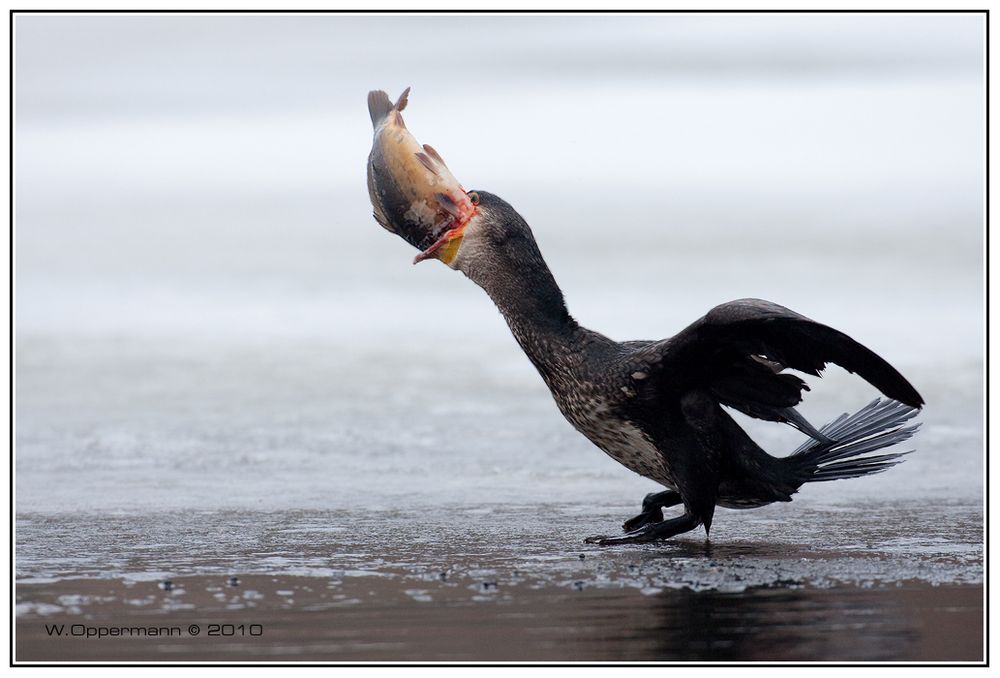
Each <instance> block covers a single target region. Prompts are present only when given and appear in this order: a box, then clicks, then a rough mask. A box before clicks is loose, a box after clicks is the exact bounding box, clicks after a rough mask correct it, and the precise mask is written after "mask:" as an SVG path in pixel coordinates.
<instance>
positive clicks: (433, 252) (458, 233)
mask: <svg viewBox="0 0 1000 678" xmlns="http://www.w3.org/2000/svg"><path fill="white" fill-rule="evenodd" d="M468 225H469V222H468V221H466V222H465V223H464V224H460V225H459V226H455V227H453V228H450V229H448V230H447V231H445V232H444V234H443V235H442V236H441V237H440V238H438V239H437V241H435V242H434V244H433V245H431V246H430V247H428V248H427V249H425V250H424V251H423V252H421V253H420V254H418V255H417V256H416V257H414V259H413V263H414V264H419V263H420V262H421V261H424V260H425V259H437V260H438V261H440V262H442V263H444V264H446V265H448V266H451V263H452V262H453V261H455V257H457V256H458V250H459V249H461V248H462V238H463V237H465V227H466V226H468Z"/></svg>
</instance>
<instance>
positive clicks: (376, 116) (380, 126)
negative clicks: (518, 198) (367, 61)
mask: <svg viewBox="0 0 1000 678" xmlns="http://www.w3.org/2000/svg"><path fill="white" fill-rule="evenodd" d="M409 93H410V89H409V88H406V90H405V91H404V92H403V93H402V94H401V95H400V97H399V99H397V100H396V103H392V101H391V100H390V99H389V96H388V95H387V94H386V93H385V92H383V91H382V90H375V91H373V92H369V93H368V113H369V114H370V115H371V119H372V125H373V126H374V128H375V138H374V141H373V142H372V150H371V154H370V155H369V156H368V195H369V197H370V198H371V201H372V207H373V208H374V216H375V219H376V221H378V222H379V223H380V224H381V225H382V226H383V227H384V228H385V229H386V230H388V231H390V232H392V233H395V234H396V235H398V236H400V237H401V238H403V239H404V240H405V241H406V242H408V243H410V244H411V245H413V246H414V247H416V248H417V249H419V250H420V254H418V255H417V256H416V258H415V259H414V260H413V263H417V262H419V261H423V260H424V259H429V258H437V259H440V260H441V261H443V262H445V263H446V264H447V263H451V260H452V259H454V257H455V255H456V254H457V252H458V248H459V245H460V243H461V241H462V235H463V233H464V231H465V226H466V225H467V224H468V223H469V220H470V219H471V218H472V216H473V215H474V214H475V213H476V205H477V204H478V202H479V201H478V199H477V196H476V194H475V193H467V192H466V191H465V189H463V188H462V185H461V184H460V183H458V180H457V179H455V177H454V175H452V173H451V171H449V170H448V167H447V165H445V163H444V160H442V159H441V156H440V155H439V154H438V152H437V151H435V150H434V149H433V148H432V147H431V146H429V145H427V144H424V145H423V146H421V145H420V144H419V143H417V140H416V139H415V138H414V137H413V135H412V134H410V131H409V130H408V129H407V128H406V125H405V124H404V123H403V116H402V111H403V109H404V108H406V104H407V96H408V95H409Z"/></svg>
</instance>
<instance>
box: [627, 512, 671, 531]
mask: <svg viewBox="0 0 1000 678" xmlns="http://www.w3.org/2000/svg"><path fill="white" fill-rule="evenodd" d="M661 522H663V509H661V508H659V507H657V508H654V509H649V510H648V511H643V512H642V513H640V514H639V515H637V516H635V517H633V518H629V519H628V520H626V521H625V522H624V523H622V529H623V530H625V531H626V532H635V531H636V530H638V529H639V528H642V527H645V526H646V525H652V524H653V523H661Z"/></svg>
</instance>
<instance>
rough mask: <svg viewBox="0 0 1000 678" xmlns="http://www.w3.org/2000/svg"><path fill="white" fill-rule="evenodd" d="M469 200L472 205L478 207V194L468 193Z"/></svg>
mask: <svg viewBox="0 0 1000 678" xmlns="http://www.w3.org/2000/svg"><path fill="white" fill-rule="evenodd" d="M469 200H471V201H472V204H473V205H478V204H479V194H478V193H476V192H475V191H469Z"/></svg>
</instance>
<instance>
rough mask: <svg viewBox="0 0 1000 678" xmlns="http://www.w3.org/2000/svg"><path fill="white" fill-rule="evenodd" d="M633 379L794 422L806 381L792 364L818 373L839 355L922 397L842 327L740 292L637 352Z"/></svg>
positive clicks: (888, 391) (891, 388)
mask: <svg viewBox="0 0 1000 678" xmlns="http://www.w3.org/2000/svg"><path fill="white" fill-rule="evenodd" d="M633 358H634V361H635V362H634V363H633V364H634V365H635V366H636V369H635V371H634V372H633V373H632V375H633V379H635V380H636V382H637V385H638V387H639V389H640V390H641V391H644V392H645V393H646V394H647V395H650V396H655V395H658V394H659V393H661V392H663V391H664V390H671V391H674V390H681V391H686V390H689V389H691V388H700V389H707V390H708V391H709V392H710V393H712V394H713V395H714V396H715V397H716V398H717V399H718V400H719V402H720V403H722V404H724V405H728V406H730V407H733V408H735V409H738V410H740V411H742V412H744V413H746V414H748V415H750V416H753V417H757V418H759V419H767V420H770V421H784V422H788V423H791V424H793V425H796V422H795V421H794V417H796V416H797V415H796V414H795V412H794V411H792V410H790V408H791V407H792V406H794V405H796V404H797V403H799V401H801V399H802V390H803V389H805V390H808V386H806V384H805V382H803V381H802V380H801V379H799V378H798V377H796V376H795V375H792V374H784V373H782V372H781V371H782V370H783V369H784V368H791V369H794V370H798V371H799V372H804V373H806V374H812V375H816V376H818V375H819V374H820V371H821V370H822V369H823V368H824V367H826V365H827V363H834V364H836V365H839V366H841V367H843V368H844V369H845V370H847V371H849V372H853V373H855V374H857V375H858V376H860V377H862V378H863V379H865V380H866V381H868V382H869V383H871V384H872V385H873V386H875V387H876V388H877V389H878V390H880V391H881V392H882V393H883V394H885V395H886V396H888V397H889V398H892V399H893V400H898V401H899V402H902V403H906V404H907V405H910V406H912V407H920V406H921V405H923V404H924V400H923V398H921V397H920V394H919V393H917V391H916V389H915V388H913V386H912V385H911V384H910V382H908V381H907V380H906V379H905V378H904V377H903V375H901V374H900V373H899V372H897V371H896V369H895V368H894V367H893V366H892V365H890V364H889V363H887V362H886V361H885V360H883V359H882V358H880V357H879V356H878V355H876V354H875V353H874V352H873V351H871V350H869V349H868V348H865V347H864V346H862V345H861V344H859V343H858V342H856V341H854V340H853V339H851V338H850V337H849V336H847V335H846V334H844V333H843V332H839V331H837V330H835V329H833V328H831V327H827V326H826V325H822V324H820V323H817V322H814V321H812V320H810V319H809V318H806V317H805V316H802V315H799V314H798V313H795V312H794V311H791V310H789V309H787V308H785V307H784V306H779V305H778V304H774V303H771V302H769V301H763V300H761V299H740V300H737V301H731V302H729V303H726V304H721V305H719V306H716V307H715V308H713V309H712V310H711V311H709V312H708V313H707V314H706V315H705V317H703V318H701V319H699V320H697V321H695V322H694V323H692V324H691V325H690V326H688V327H687V328H686V329H684V330H683V331H681V332H680V333H679V334H677V335H676V336H674V337H672V338H670V339H665V340H663V341H658V342H653V343H650V344H648V345H646V346H644V347H642V348H639V349H637V350H636V352H635V353H634V354H633Z"/></svg>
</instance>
